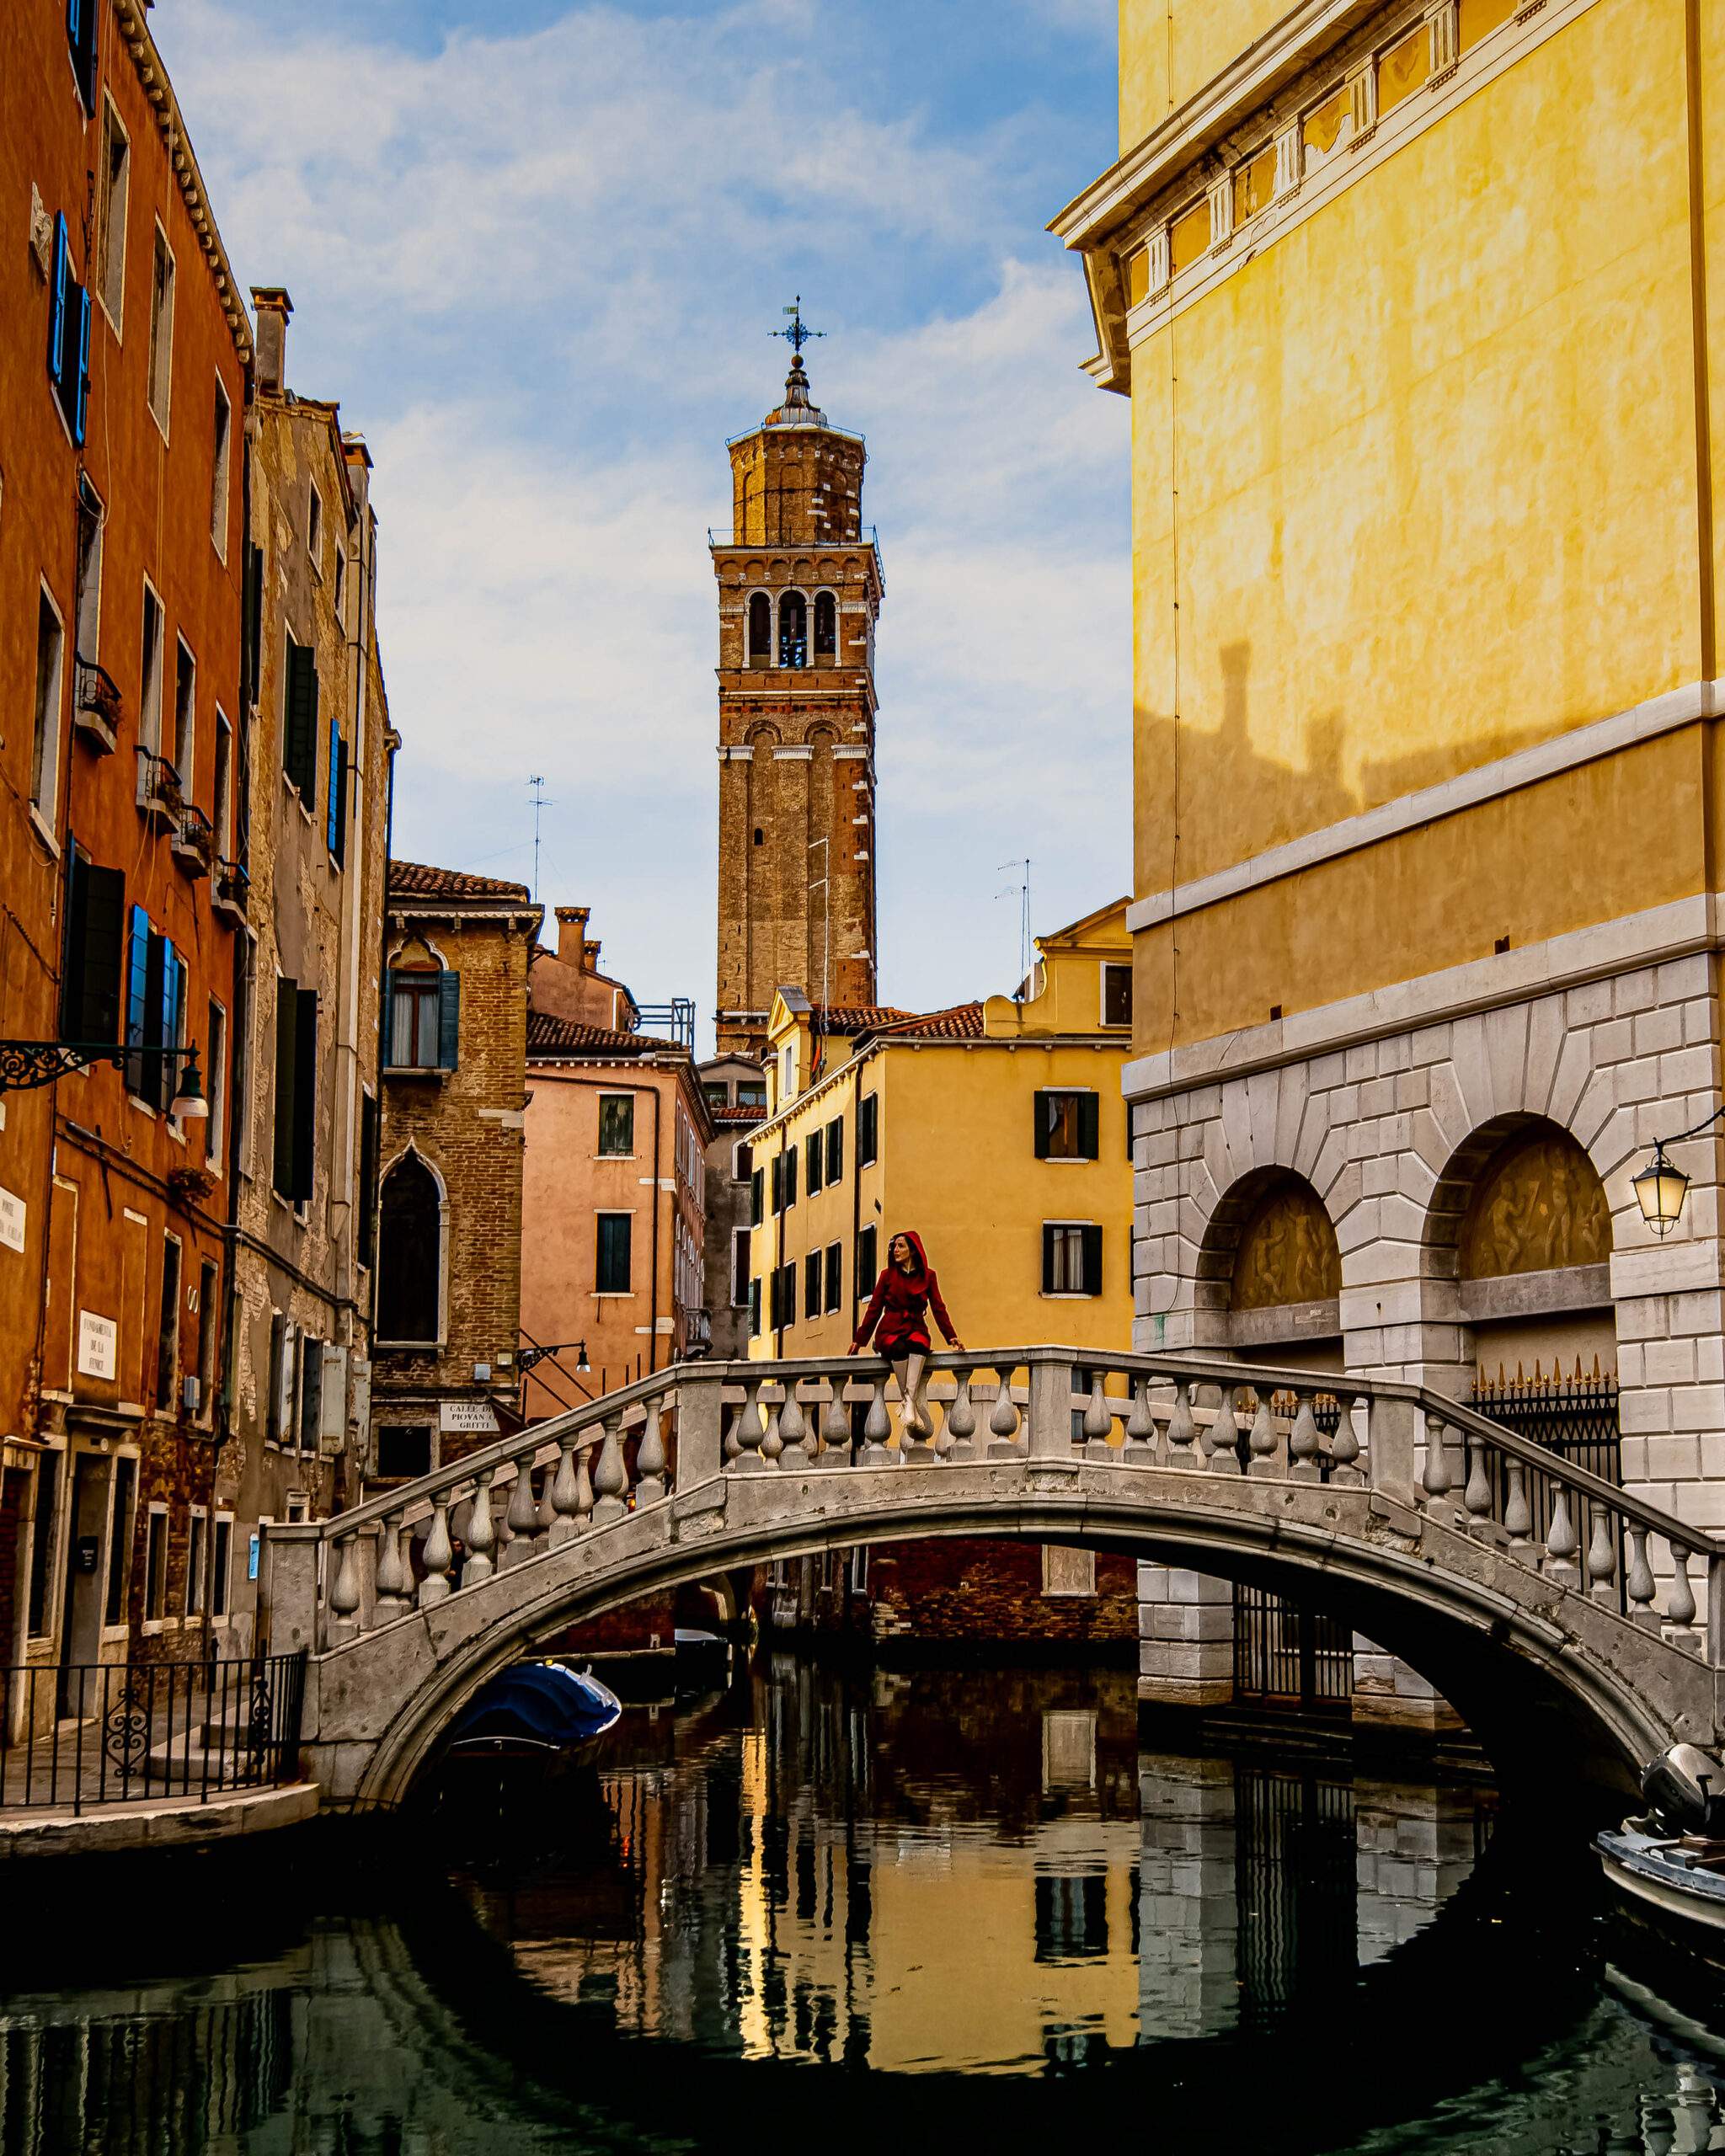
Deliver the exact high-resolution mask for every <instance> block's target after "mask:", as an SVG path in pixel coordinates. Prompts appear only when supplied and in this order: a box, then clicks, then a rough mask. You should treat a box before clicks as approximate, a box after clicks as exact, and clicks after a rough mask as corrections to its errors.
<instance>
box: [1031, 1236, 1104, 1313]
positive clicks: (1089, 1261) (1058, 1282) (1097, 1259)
mask: <svg viewBox="0 0 1725 2156" xmlns="http://www.w3.org/2000/svg"><path fill="white" fill-rule="evenodd" d="M1042 1292H1043V1294H1044V1295H1099V1294H1101V1293H1102V1230H1101V1228H1100V1227H1099V1226H1098V1225H1097V1223H1096V1222H1095V1221H1093V1220H1044V1222H1043V1224H1042Z"/></svg>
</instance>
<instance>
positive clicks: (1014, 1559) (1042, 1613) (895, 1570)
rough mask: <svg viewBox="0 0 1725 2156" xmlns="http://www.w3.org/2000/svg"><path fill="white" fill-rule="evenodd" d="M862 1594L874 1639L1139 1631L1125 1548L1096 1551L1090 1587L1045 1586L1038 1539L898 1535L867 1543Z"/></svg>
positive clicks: (1010, 1639)
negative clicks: (900, 1538) (1083, 1590)
mask: <svg viewBox="0 0 1725 2156" xmlns="http://www.w3.org/2000/svg"><path fill="white" fill-rule="evenodd" d="M868 1593H869V1598H870V1600H871V1602H872V1603H873V1612H872V1620H873V1624H872V1629H873V1631H874V1633H875V1636H877V1638H896V1639H914V1640H917V1641H947V1642H951V1643H954V1644H956V1643H959V1642H964V1643H965V1644H968V1645H973V1646H988V1645H1005V1644H1009V1643H1010V1644H1014V1645H1018V1646H1023V1645H1025V1644H1027V1643H1029V1642H1035V1643H1037V1644H1039V1645H1045V1644H1051V1643H1054V1642H1057V1641H1058V1642H1061V1643H1065V1644H1070V1645H1073V1646H1078V1645H1084V1646H1103V1645H1119V1646H1124V1647H1127V1648H1132V1647H1134V1646H1135V1642H1136V1641H1137V1638H1138V1579H1137V1567H1136V1566H1135V1563H1134V1561H1132V1559H1130V1557H1120V1556H1108V1555H1098V1556H1097V1559H1096V1593H1094V1594H1093V1595H1081V1594H1046V1593H1044V1592H1043V1550H1042V1545H1040V1544H1039V1543H1035V1542H1008V1541H996V1540H988V1539H985V1538H982V1537H976V1538H974V1539H973V1538H970V1537H957V1538H952V1539H939V1540H928V1541H926V1542H900V1543H894V1544H890V1545H879V1546H877V1547H875V1548H874V1549H872V1550H870V1552H869V1561H868Z"/></svg>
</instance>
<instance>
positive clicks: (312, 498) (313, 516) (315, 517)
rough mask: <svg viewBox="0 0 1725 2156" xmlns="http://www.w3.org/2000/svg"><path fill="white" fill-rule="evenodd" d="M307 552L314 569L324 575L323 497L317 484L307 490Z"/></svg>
mask: <svg viewBox="0 0 1725 2156" xmlns="http://www.w3.org/2000/svg"><path fill="white" fill-rule="evenodd" d="M306 550H307V552H308V553H309V554H310V555H311V557H312V568H314V569H316V570H317V572H318V574H319V575H320V576H321V575H322V574H323V495H322V494H319V493H318V489H317V486H316V484H315V483H312V484H309V485H308V487H307V506H306Z"/></svg>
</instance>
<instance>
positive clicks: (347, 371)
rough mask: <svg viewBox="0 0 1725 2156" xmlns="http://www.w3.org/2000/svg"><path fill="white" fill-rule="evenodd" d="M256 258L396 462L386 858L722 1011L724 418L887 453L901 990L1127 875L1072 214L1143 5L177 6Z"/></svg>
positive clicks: (885, 738) (296, 327) (935, 981)
mask: <svg viewBox="0 0 1725 2156" xmlns="http://www.w3.org/2000/svg"><path fill="white" fill-rule="evenodd" d="M152 26H153V29H154V31H155V35H156V37H157V39H158V43H159V44H160V45H161V48H162V51H163V56H164V57H165V58H166V60H167V61H168V67H169V68H170V69H171V71H172V72H173V75H174V83H175V86H176V88H177V89H178V90H179V95H180V99H181V103H182V105H183V107H184V110H185V113H186V116H187V119H188V121H189V123H190V127H191V130H192V134H193V139H194V141H195V144H196V147H197V150H198V154H199V157H200V162H201V163H202V165H203V168H204V171H205V175H206V179H207V181H208V183H209V185H210V189H211V197H212V200H213V202H214V205H215V207H216V215H217V217H218V220H219V221H220V224H221V227H222V236H223V237H224V239H225V241H226V242H227V248H228V250H229V253H230V254H231V256H232V259H233V261H234V264H235V267H236V269H237V270H238V275H240V277H241V279H242V280H243V281H244V282H246V283H248V284H259V285H262V284H277V283H280V284H286V286H288V288H289V290H290V291H291V293H292V296H293V300H294V306H295V315H294V320H293V323H292V326H291V333H290V344H289V378H290V382H291V385H292V386H293V387H296V388H298V389H300V390H301V391H302V392H304V393H306V394H308V395H312V396H318V397H335V398H339V399H340V401H341V403H342V407H343V422H344V425H347V426H349V427H354V428H358V429H359V430H361V431H362V432H363V433H364V434H365V435H366V439H367V440H368V441H369V442H370V444H371V450H372V453H373V456H375V458H376V461H377V469H376V472H375V474H374V481H373V485H374V500H375V502H376V504H377V512H378V517H379V522H380V536H379V602H378V605H379V623H380V636H381V640H382V652H383V663H384V670H385V675H386V678H387V683H388V687H389V696H390V708H391V717H392V719H393V723H394V724H395V726H396V727H397V728H398V729H399V731H400V733H401V734H402V736H403V750H402V755H401V759H400V762H399V765H398V795H397V815H396V840H397V850H398V852H400V853H402V854H403V855H406V856H408V857H417V858H419V859H423V860H432V861H437V862H442V863H444V864H446V865H447V866H450V867H465V868H473V869H478V870H480V871H482V872H483V873H491V874H495V875H511V876H518V877H521V878H528V877H530V876H531V830H532V817H531V804H530V795H529V792H528V787H527V783H526V782H527V779H528V776H529V775H530V774H531V773H532V772H536V771H537V772H540V773H542V774H543V776H544V777H545V779H546V781H547V785H546V788H545V793H546V798H547V803H549V804H550V805H549V806H548V807H547V810H546V814H545V819H544V846H543V854H542V878H541V891H540V895H541V896H542V898H543V899H544V900H545V901H546V903H547V905H553V904H564V903H585V904H587V905H590V906H591V907H592V908H593V916H594V918H593V928H594V931H595V933H597V934H599V935H600V936H601V937H603V939H604V942H605V952H606V959H605V963H606V966H607V969H610V968H611V967H612V966H614V967H615V968H616V969H617V971H619V972H620V973H621V974H622V975H623V977H624V978H625V979H628V981H629V983H630V984H631V985H632V986H633V989H634V990H635V992H636V994H637V995H638V997H640V998H641V999H642V1000H643V1001H654V1002H656V1001H662V1000H664V999H665V998H667V997H669V996H670V995H673V994H681V995H692V996H694V998H695V999H696V1001H697V1005H698V1006H700V1010H701V1014H702V1025H703V1030H704V1029H705V1028H706V1027H708V1025H709V1024H710V1014H711V1006H712V1001H713V905H714V900H713V888H714V873H715V854H716V843H717V841H716V816H717V809H716V803H717V767H716V761H715V758H714V755H713V744H714V741H715V739H716V704H715V696H714V689H713V664H714V660H715V656H716V636H717V617H716V613H715V609H714V598H713V579H712V572H711V568H710V566H709V563H708V556H707V550H706V534H707V528H708V526H709V525H713V526H718V525H720V524H721V523H722V521H723V520H724V518H725V517H726V516H727V515H728V512H729V466H728V463H727V460H726V456H725V451H724V441H725V438H726V436H727V435H732V434H736V433H739V432H740V431H742V430H744V429H745V428H746V427H748V426H750V425H751V424H754V423H755V422H756V421H757V420H758V419H759V418H760V417H761V414H763V413H764V412H765V411H766V410H767V408H769V407H770V406H771V405H772V403H775V402H777V396H778V392H779V386H780V383H781V381H782V376H783V372H784V366H785V363H786V360H787V356H788V355H787V353H786V348H785V347H784V345H783V344H773V343H772V342H770V341H769V339H768V332H769V331H770V330H771V329H772V328H774V327H775V326H776V325H777V323H779V322H780V321H781V319H782V317H781V314H780V309H781V307H782V305H783V303H784V302H786V301H788V299H789V298H790V297H791V296H792V294H793V292H797V291H800V292H801V293H802V295H803V296H804V306H805V309H806V312H807V313H808V315H809V319H810V321H811V322H812V323H814V324H815V325H816V326H817V327H820V328H824V329H825V330H826V331H827V332H828V333H829V334H828V335H827V337H826V339H825V341H824V342H822V343H820V344H814V346H812V347H811V349H810V352H809V373H810V378H811V381H812V382H813V386H814V393H815V399H816V402H817V403H820V405H821V406H822V407H823V408H825V411H826V412H827V414H828V415H829V417H830V419H832V420H833V421H834V422H835V424H838V425H841V426H844V427H847V428H851V429H854V430H857V431H859V432H861V433H863V434H865V435H867V436H868V446H869V467H868V479H867V482H866V484H865V492H864V508H865V515H867V517H868V520H871V521H872V522H873V523H875V524H876V525H877V526H879V531H880V536H881V544H882V550H883V553H884V558H885V563H886V574H887V599H886V606H885V610H884V614H883V616H882V622H881V627H880V633H879V643H878V645H877V675H878V684H879V692H880V699H881V718H880V729H879V774H880V793H879V845H878V853H879V867H880V873H881V894H880V897H881V920H880V938H879V953H880V961H881V966H880V971H881V990H882V994H883V995H884V997H886V998H887V999H888V1000H889V1001H894V1002H897V1003H901V1004H904V1005H906V1006H911V1007H913V1008H929V1007H932V1006H936V1005H938V1004H941V1003H945V1002H950V1001H958V1000H959V999H961V998H964V997H966V996H969V995H976V994H980V993H986V992H989V991H991V990H996V989H1002V988H1007V987H1010V986H1011V985H1012V979H1013V976H1014V972H1015V967H1016V961H1017V904H1016V899H1015V898H1012V897H1008V898H1001V897H998V896H997V895H996V894H998V893H999V892H1000V891H1001V889H1002V888H1003V886H1005V885H1006V884H1007V883H1009V882H1010V881H1011V873H1010V872H1007V873H1002V872H1001V869H1000V866H999V864H1000V863H1001V862H1004V861H1006V860H1007V858H1008V857H1016V856H1023V855H1025V854H1028V855H1029V856H1030V857H1032V860H1033V864H1034V865H1033V868H1032V871H1031V875H1032V899H1033V918H1034V921H1035V925H1036V926H1038V927H1039V928H1050V927H1055V926H1059V925H1060V923H1061V922H1062V921H1066V920H1070V919H1073V918H1076V916H1077V915H1080V914H1081V913H1083V912H1086V911H1087V910H1089V909H1090V908H1091V907H1092V906H1094V905H1098V904H1100V903H1101V902H1103V900H1104V899H1109V898H1112V897H1114V896H1116V895H1118V894H1119V893H1121V892H1123V891H1124V890H1125V889H1126V888H1127V886H1128V883H1129V881H1130V807H1129V801H1130V732H1131V729H1130V636H1131V631H1130V562H1129V528H1128V506H1127V465H1126V451H1127V408H1126V405H1125V403H1124V399H1121V398H1112V397H1108V396H1106V395H1104V394H1103V393H1102V392H1099V391H1097V390H1096V389H1095V388H1093V387H1092V386H1091V385H1090V383H1089V382H1087V380H1086V378H1085V377H1084V376H1082V375H1081V373H1080V372H1079V371H1078V362H1079V361H1080V360H1081V359H1082V358H1083V357H1084V356H1085V355H1086V354H1087V352H1088V351H1090V350H1092V348H1093V344H1094V339H1093V336H1092V331H1091V327H1090V323H1089V317H1088V311H1087V307H1086V306H1085V302H1084V296H1083V285H1082V278H1081V273H1080V270H1079V268H1078V265H1077V264H1076V262H1075V261H1073V260H1072V259H1070V258H1068V257H1066V256H1065V254H1064V253H1063V252H1062V250H1061V249H1060V247H1059V246H1058V244H1057V243H1055V241H1054V240H1053V239H1051V238H1050V237H1049V236H1048V235H1047V234H1046V233H1045V232H1044V230H1043V226H1044V222H1045V221H1046V220H1047V218H1048V217H1049V216H1051V215H1052V214H1053V212H1054V211H1055V210H1056V209H1057V208H1059V207H1060V205H1061V204H1062V203H1064V202H1065V200H1067V199H1068V198H1069V197H1070V196H1071V195H1073V194H1075V193H1076V191H1077V189H1079V188H1080V187H1081V186H1082V185H1083V184H1085V182H1086V181H1087V180H1088V179H1090V178H1092V176H1093V174H1094V173H1096V172H1097V171H1099V170H1101V169H1102V168H1103V166H1104V165H1105V164H1106V163H1108V159H1109V157H1110V155H1111V152H1112V147H1113V141H1114V0H922V4H921V5H911V4H910V0H741V4H735V5H713V6H702V5H697V4H691V0H684V4H681V5H671V4H669V3H668V0H636V3H635V4H633V5H611V6H591V5H581V4H577V5H570V4H568V0H515V4H512V5H510V6H504V5H502V4H499V0H296V4H295V5H294V6H293V7H292V8H282V7H280V5H279V0H269V4H264V0H158V6H157V7H156V8H155V10H154V13H153V14H152Z"/></svg>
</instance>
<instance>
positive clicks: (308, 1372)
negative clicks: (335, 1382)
mask: <svg viewBox="0 0 1725 2156" xmlns="http://www.w3.org/2000/svg"><path fill="white" fill-rule="evenodd" d="M322 1427H323V1342H322V1341H321V1340H320V1339H319V1338H318V1336H317V1334H316V1333H315V1332H308V1333H307V1334H306V1335H305V1337H304V1338H303V1340H302V1342H301V1345H300V1413H299V1446H300V1450H301V1451H302V1453H312V1454H315V1453H316V1451H317V1449H318V1431H319V1429H320V1428H322Z"/></svg>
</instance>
